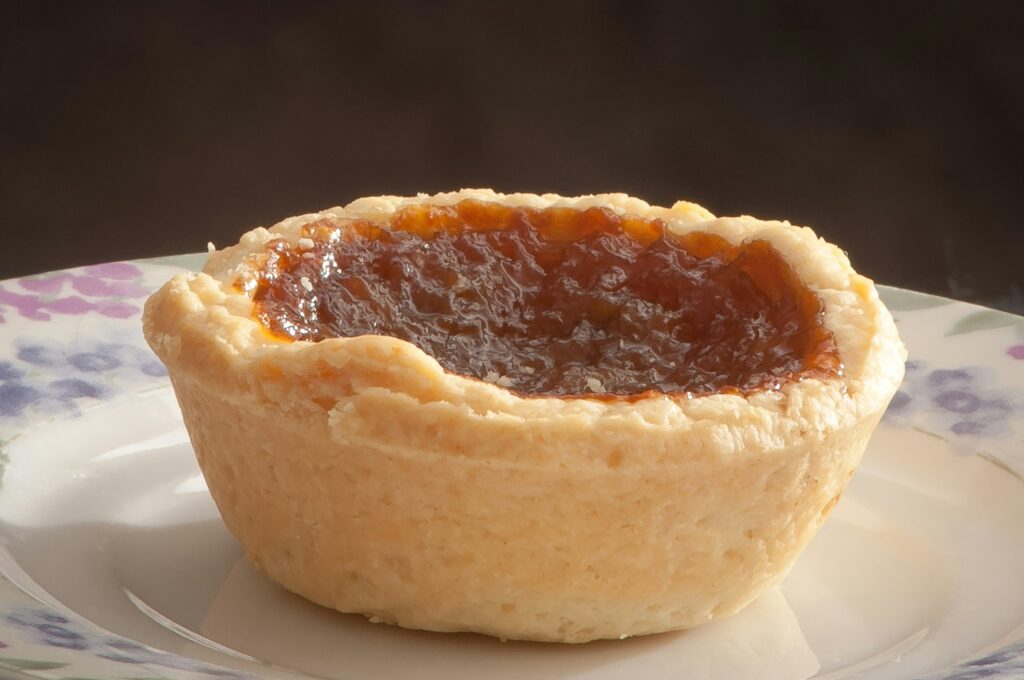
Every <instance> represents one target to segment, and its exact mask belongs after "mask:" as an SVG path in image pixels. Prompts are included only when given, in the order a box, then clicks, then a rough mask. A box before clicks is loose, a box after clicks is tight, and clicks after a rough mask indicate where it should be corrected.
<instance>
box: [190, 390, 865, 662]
mask: <svg viewBox="0 0 1024 680" xmlns="http://www.w3.org/2000/svg"><path fill="white" fill-rule="evenodd" d="M174 388H175V392H176V393H177V395H178V398H179V401H180V404H181V407H182V413H183V415H184V417H185V423H186V425H187V427H188V431H189V432H190V433H192V438H193V445H194V447H195V451H196V455H197V458H198V460H199V463H200V466H201V468H202V471H203V474H204V475H205V477H206V479H207V482H208V485H209V488H210V491H211V493H212V494H213V498H214V500H215V501H216V503H217V507H218V509H219V510H220V513H221V515H222V517H223V519H224V522H225V524H226V525H227V527H228V529H229V530H230V531H231V532H232V533H233V534H234V535H235V536H236V537H237V538H238V540H239V542H240V543H241V544H242V545H243V546H244V547H245V552H246V555H247V557H248V559H249V560H250V561H251V562H252V563H253V564H254V565H256V567H258V568H259V569H260V570H262V571H263V572H265V573H266V574H267V575H268V576H269V577H270V578H271V579H272V580H274V581H276V582H277V583H279V584H281V585H283V586H284V587H285V588H287V589H288V590H291V591H293V592H295V593H297V594H299V595H302V596H303V597H306V598H308V599H310V600H312V601H313V602H316V603H318V604H321V605H324V606H327V607H331V608H334V609H337V610H339V611H342V612H350V613H361V614H365V615H366V616H368V617H370V618H371V619H372V620H374V621H379V622H386V623H393V624H397V625H399V626H403V627H406V628H416V629H424V630H432V631H441V632H453V631H473V632H480V633H485V634H488V635H493V636H496V637H500V638H503V639H513V640H538V641H558V642H586V641H590V640H595V639H601V638H621V637H626V636H634V635H645V634H649V633H656V632H661V631H667V630H674V629H680V628H689V627H692V626H696V625H699V624H703V623H706V622H709V621H712V620H714V619H717V618H721V617H725V616H728V615H730V614H733V613H735V612H737V611H739V610H740V609H742V608H743V607H745V606H746V605H747V604H749V603H750V602H751V601H753V600H754V599H755V598H756V597H757V596H758V595H759V594H760V593H761V592H762V591H763V590H764V589H765V588H767V587H769V586H771V585H773V584H775V583H776V582H778V581H779V580H780V579H781V578H782V577H783V576H784V575H785V574H786V573H787V572H788V570H789V568H790V566H791V565H792V563H793V561H794V560H795V559H796V557H797V555H798V554H799V553H800V551H801V550H802V549H803V547H804V546H805V544H806V543H807V542H808V540H809V539H810V538H811V537H812V536H813V535H814V533H815V532H816V531H817V529H818V527H819V526H820V525H821V523H822V522H823V521H824V519H825V517H826V516H827V514H828V513H829V512H830V511H831V509H832V508H833V507H834V505H835V504H836V502H837V501H838V499H839V496H840V495H841V494H842V492H843V490H844V489H845V487H846V485H847V482H848V480H849V479H850V477H851V476H852V474H853V471H854V469H855V468H856V466H857V464H858V462H859V461H860V458H861V454H862V453H863V451H864V448H865V445H866V443H867V440H868V437H869V436H870V433H871V431H872V430H873V429H874V426H875V424H876V422H877V420H878V418H879V417H880V415H881V414H880V413H878V414H875V415H874V416H872V417H870V418H866V419H864V420H862V421H860V422H858V423H857V424H856V425H854V426H852V427H848V428H843V429H840V430H835V431H832V432H830V433H828V434H827V435H826V436H824V437H821V438H820V439H819V438H816V439H815V440H814V441H805V442H804V443H803V444H801V445H800V446H795V447H788V448H785V449H779V450H774V451H771V452H768V453H763V454H761V455H758V456H757V457H756V459H754V460H749V459H746V460H738V459H735V458H729V457H719V456H705V457H702V458H699V459H695V460H693V461H692V462H691V463H690V464H689V465H685V466H674V467H671V468H666V467H664V466H659V465H652V466H647V467H631V468H621V467H615V466H609V465H604V466H600V467H597V466H586V467H582V466H581V467H579V468H570V467H564V468H563V467H554V468H550V467H547V466H533V465H500V464H493V461H487V460H473V459H465V458H463V459H452V458H451V457H449V456H445V455H443V454H438V453H436V452H431V451H428V450H423V449H421V448H419V447H417V442H415V441H410V442H408V445H407V446H405V447H403V448H401V449H399V448H394V447H376V446H373V445H370V444H367V443H365V442H360V443H357V442H347V441H344V440H340V439H339V437H337V432H336V430H334V429H332V428H331V427H329V426H328V425H327V424H326V423H325V422H324V421H323V420H322V419H316V418H309V419H294V418H293V419H287V420H282V419H281V418H279V417H276V413H275V409H274V408H273V406H269V405H266V404H260V403H257V402H254V401H247V400H245V399H238V398H236V399H231V398H226V395H224V393H223V392H222V391H221V390H218V389H211V388H210V387H209V386H207V385H204V384H202V383H200V382H197V381H194V380H188V379H181V378H178V379H175V380H174ZM236 397H237V395H236ZM338 417H339V418H342V419H343V418H345V415H344V414H340V415H338ZM396 426H397V427H400V426H401V424H400V423H397V424H396Z"/></svg>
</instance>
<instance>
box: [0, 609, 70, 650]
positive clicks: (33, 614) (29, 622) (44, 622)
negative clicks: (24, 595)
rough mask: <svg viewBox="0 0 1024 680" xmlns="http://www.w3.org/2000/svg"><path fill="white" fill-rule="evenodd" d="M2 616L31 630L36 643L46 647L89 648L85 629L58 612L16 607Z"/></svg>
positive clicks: (13, 623)
mask: <svg viewBox="0 0 1024 680" xmlns="http://www.w3.org/2000/svg"><path fill="white" fill-rule="evenodd" d="M4 618H5V619H6V620H7V622H8V623H10V624H12V625H13V626H16V627H18V628H21V629H23V630H25V631H27V632H31V634H32V637H34V638H35V639H36V641H37V642H38V643H40V644H44V645H46V646H48V647H62V648H64V649H74V650H79V651H82V650H85V649H88V648H89V641H88V634H87V631H85V630H84V629H82V628H80V627H79V626H78V625H77V624H75V623H72V622H71V621H70V620H69V619H68V618H66V617H64V616H61V615H59V614H55V613H52V612H48V611H46V610H39V609H18V610H15V611H13V612H11V613H8V614H7V615H6V616H5V617H4Z"/></svg>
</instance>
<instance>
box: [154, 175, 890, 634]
mask: <svg viewBox="0 0 1024 680" xmlns="http://www.w3.org/2000/svg"><path fill="white" fill-rule="evenodd" d="M144 325H145V334H146V338H147V339H148V341H149V344H150V346H151V347H152V348H153V350H154V351H155V352H156V353H157V355H159V357H160V359H161V360H163V362H164V363H165V364H166V365H167V368H168V372H169V374H170V378H171V382H172V383H173V386H174V390H175V393H176V394H177V398H178V402H179V404H180V405H181V410H182V414H183V415H184V420H185V424H186V426H187V428H188V431H189V434H190V436H191V439H192V443H193V445H194V448H195V452H196V456H197V458H198V460H199V463H200V466H201V468H202V471H203V473H204V475H205V477H206V480H207V483H208V486H209V489H210V492H211V494H212V495H213V498H214V500H215V501H216V503H217V507H218V508H219V510H220V513H221V515H222V516H223V519H224V523H225V524H226V525H227V527H228V529H229V530H230V531H231V532H232V533H233V534H234V535H235V536H236V537H237V539H238V540H239V542H240V543H241V545H242V546H243V548H244V550H245V553H246V555H247V557H248V558H249V560H251V562H252V563H253V564H255V565H256V566H257V567H258V568H259V569H261V570H262V571H263V572H265V573H266V574H267V576H269V577H270V578H271V579H273V580H274V581H276V582H278V583H280V584H281V585H283V586H284V587H285V588H287V589H289V590H291V591H294V592H296V593H298V594H300V595H303V596H305V597H306V598H308V599H310V600H312V601H314V602H317V603H319V604H322V605H325V606H327V607H333V608H335V609H338V610H340V611H343V612H358V613H361V614H364V615H366V616H368V617H370V618H371V619H372V620H374V621H380V622H387V623H393V624H398V625H400V626H404V627H408V628H419V629H426V630H433V631H476V632H480V633H486V634H489V635H493V636H497V637H501V638H505V639H524V640H548V641H563V642H584V641H588V640H594V639H598V638H621V637H625V636H631V635H642V634H647V633H655V632H659V631H666V630H671V629H679V628H686V627H691V626H695V625H698V624H702V623H705V622H708V621H711V620H714V619H717V618H721V617H724V616H728V615H730V614H732V613H734V612H736V611H738V610H740V609H742V608H743V607H744V606H746V605H747V604H748V603H750V602H751V601H752V600H753V599H754V598H756V597H757V596H758V594H759V593H761V592H762V591H763V590H764V589H765V588H767V587H769V586H771V585H772V584H774V583H776V582H778V581H779V580H780V579H781V578H782V577H783V576H784V575H785V574H786V572H787V571H788V569H789V568H790V566H791V565H792V564H793V561H794V560H795V559H796V557H797V555H798V554H799V553H800V551H801V550H802V549H803V548H804V546H805V545H806V544H807V542H808V541H809V540H810V539H811V537H812V536H813V535H814V533H815V532H816V531H817V529H818V527H819V526H821V524H822V522H823V521H824V519H825V517H826V516H827V515H828V513H829V511H830V510H831V509H832V508H833V506H834V505H835V504H836V502H837V501H838V499H839V497H840V495H841V494H842V492H843V490H844V488H845V487H846V485H847V482H848V481H849V479H850V477H851V475H852V474H853V472H854V469H855V467H856V466H857V464H858V462H859V460H860V458H861V455H862V453H863V452H864V448H865V445H866V443H867V441H868V438H869V436H870V435H871V432H872V430H873V429H874V427H875V425H876V424H877V422H878V420H879V418H880V417H881V415H882V412H883V411H884V410H885V408H886V405H887V404H888V403H889V400H890V399H891V398H892V396H893V394H894V393H895V391H896V389H897V387H898V385H899V383H900V381H901V379H902V376H903V362H904V359H905V351H904V348H903V345H902V343H901V342H900V339H899V337H898V336H897V333H896V329H895V326H894V324H893V319H892V317H891V315H890V314H889V312H888V311H887V310H886V308H885V307H884V306H883V305H882V303H881V302H880V301H879V298H878V294H877V292H876V290H875V287H874V285H873V284H872V282H871V281H870V280H868V279H866V278H864V277H863V276H860V275H858V274H857V273H855V272H854V270H853V269H852V268H851V267H850V264H849V262H848V260H847V258H846V256H845V255H844V253H843V252H842V251H840V250H839V249H838V248H836V247H835V246H832V245H830V244H828V243H826V242H824V241H823V240H821V239H819V238H817V237H816V236H815V235H814V233H813V232H812V231H811V230H810V229H806V228H797V227H794V226H791V225H789V224H788V223H785V222H769V221H761V220H757V219H754V218H751V217H737V218H716V217H714V216H713V215H712V214H710V213H709V212H708V211H706V210H704V209H703V208H701V207H699V206H696V205H694V204H692V203H684V202H680V203H676V204H675V205H674V206H672V207H671V208H662V207H654V206H651V205H648V204H647V203H645V202H644V201H641V200H639V199H636V198H630V197H628V196H625V195H622V194H605V195H597V196H580V197H577V198H565V197H561V196H557V195H551V194H548V195H543V196H538V195H532V194H508V195H504V194H497V193H494V192H492V191H489V190H464V191H459V192H454V193H445V194H438V195H434V196H427V195H419V196H416V197H411V198H401V197H396V196H381V197H375V198H362V199H359V200H356V201H354V202H352V203H350V204H349V205H347V206H345V207H344V208H334V209H331V210H326V211H324V212H319V213H314V214H309V215H303V216H300V217H293V218H290V219H287V220H285V221H283V222H281V223H280V224H278V225H276V226H274V227H272V228H270V229H264V228H257V229H255V230H253V231H250V232H249V233H247V234H245V235H244V236H243V237H242V238H241V240H240V242H239V243H238V244H237V245H235V246H232V247H229V248H226V249H224V250H220V251H215V252H211V254H210V256H209V259H208V261H207V263H206V266H205V268H204V271H203V272H202V273H200V274H180V275H178V276H175V277H174V278H173V279H172V280H171V281H169V282H168V283H167V284H166V285H164V287H163V288H161V289H160V290H159V291H158V292H157V293H155V294H154V295H153V296H152V297H151V298H150V300H149V301H148V303H147V305H146V312H145V319H144Z"/></svg>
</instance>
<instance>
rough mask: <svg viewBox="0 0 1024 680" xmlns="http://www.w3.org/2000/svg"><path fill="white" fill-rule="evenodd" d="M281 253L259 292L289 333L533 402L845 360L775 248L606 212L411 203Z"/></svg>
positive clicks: (684, 387)
mask: <svg viewBox="0 0 1024 680" xmlns="http://www.w3.org/2000/svg"><path fill="white" fill-rule="evenodd" d="M303 231H304V237H303V238H302V239H300V240H299V242H298V243H297V244H289V243H287V242H286V241H284V240H281V239H278V240H274V241H271V242H269V243H268V244H267V245H266V251H265V260H264V262H263V263H262V266H261V267H260V273H259V276H258V278H257V280H256V281H255V286H254V287H252V288H251V290H252V294H253V299H254V301H255V315H256V317H257V318H258V319H259V321H260V322H261V323H262V324H263V325H264V326H265V327H266V328H267V329H268V330H269V331H270V332H272V333H273V334H274V335H276V336H278V337H281V338H286V339H291V340H309V341H314V342H316V341H319V340H323V339H325V338H333V337H351V336H357V335H389V336H393V337H396V338H400V339H402V340H407V341H409V342H411V343H413V344H415V345H417V346H418V347H420V348H421V349H423V350H424V351H425V352H427V353H428V354H430V355H431V356H433V357H434V358H435V359H437V361H438V362H439V363H440V364H441V365H442V366H443V367H444V368H445V369H446V370H447V371H449V372H452V373H457V374H460V375H465V376H471V377H474V378H479V379H482V380H487V381H490V382H494V383H497V384H499V385H502V386H504V387H508V388H509V389H511V390H514V391H516V392H519V393H521V394H524V395H557V396H580V395H587V396H593V395H606V398H613V397H638V396H642V395H644V394H648V393H651V392H664V393H681V394H690V395H704V394H709V393H714V392H732V393H737V392H738V393H749V392H752V391H756V390H763V389H778V388H779V387H781V385H782V384H784V383H786V382H791V381H795V380H801V379H803V378H807V377H818V378H828V377H833V376H836V375H838V374H839V373H840V372H841V369H842V364H841V362H840V358H839V355H838V352H837V350H836V346H835V341H834V339H833V337H832V334H831V333H830V332H829V331H828V330H827V329H826V328H825V327H824V326H823V324H822V317H823V307H822V303H821V300H820V299H819V298H818V297H817V295H815V294H814V293H813V292H811V291H810V290H808V289H807V288H806V287H805V286H804V285H803V284H802V283H801V282H800V280H799V278H798V277H797V275H796V274H795V273H794V271H793V269H792V268H791V267H790V266H789V264H788V263H786V262H785V261H784V260H783V259H782V257H781V256H780V255H779V253H778V252H777V251H776V250H775V249H774V248H772V246H771V245H769V244H768V243H767V242H765V241H757V240H755V241H751V242H748V243H744V244H741V245H738V246H735V245H732V244H730V243H729V242H727V241H726V240H725V239H723V238H721V237H719V236H715V235H712V234H709V233H705V232H691V233H689V234H685V235H682V236H679V235H675V234H673V233H671V232H669V231H668V230H667V229H666V226H665V224H664V222H662V221H661V220H647V219H640V218H636V217H629V216H621V215H619V214H617V213H615V212H613V211H611V210H607V209H604V208H589V209H586V210H576V209H570V208H548V209H534V208H513V207H507V206H503V205H500V204H496V203H488V202H481V201H475V200H464V201H462V202H460V203H458V204H455V205H452V206H423V205H419V206H411V207H407V208H404V209H402V210H400V211H399V212H397V213H396V214H395V215H394V216H392V217H391V218H390V219H389V220H388V222H387V223H386V224H382V223H374V222H371V221H368V220H354V221H353V220H349V221H338V222H335V221H320V222H314V223H311V224H309V225H306V226H305V227H304V230H303Z"/></svg>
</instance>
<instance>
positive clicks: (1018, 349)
mask: <svg viewBox="0 0 1024 680" xmlns="http://www.w3.org/2000/svg"><path fill="white" fill-rule="evenodd" d="M1006 353H1007V354H1009V355H1010V356H1011V357H1012V358H1014V359H1018V360H1020V361H1024V344H1020V345H1013V346H1011V347H1009V348H1008V349H1007V350H1006Z"/></svg>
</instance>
